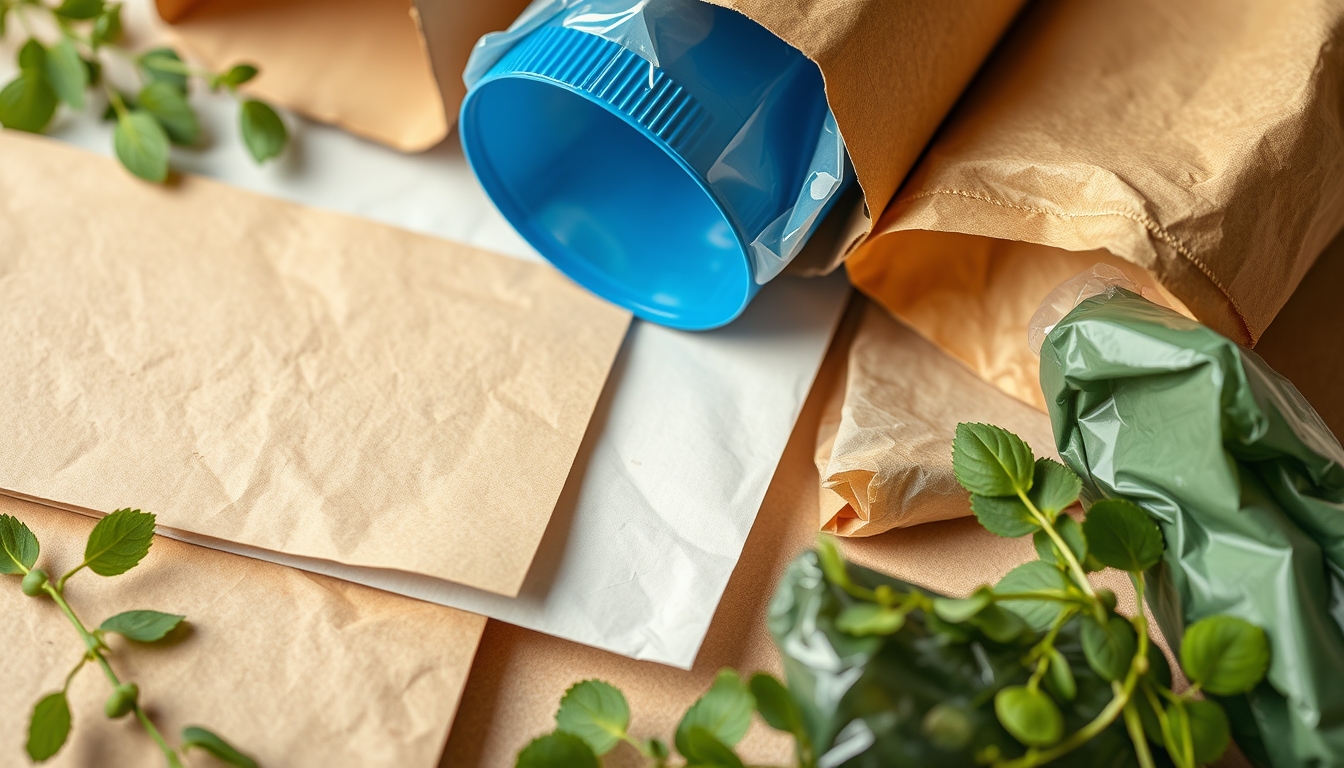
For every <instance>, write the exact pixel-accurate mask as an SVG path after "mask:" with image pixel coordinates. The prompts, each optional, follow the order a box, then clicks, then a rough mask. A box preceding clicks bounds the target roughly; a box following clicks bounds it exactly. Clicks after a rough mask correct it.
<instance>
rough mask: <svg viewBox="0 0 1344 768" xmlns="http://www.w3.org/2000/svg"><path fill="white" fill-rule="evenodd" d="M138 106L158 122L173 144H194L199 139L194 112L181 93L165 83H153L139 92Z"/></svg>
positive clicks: (198, 124) (198, 128) (199, 127)
mask: <svg viewBox="0 0 1344 768" xmlns="http://www.w3.org/2000/svg"><path fill="white" fill-rule="evenodd" d="M139 102H140V106H141V107H142V108H143V109H144V110H145V111H146V112H149V113H150V114H151V115H153V116H154V119H155V120H158V121H159V125H161V126H163V130H164V131H165V132H167V134H168V138H169V140H171V141H172V142H173V143H174V144H195V143H196V142H197V141H198V140H200V138H201V123H200V120H198V119H197V118H196V110H194V109H192V108H191V105H190V104H188V103H187V97H185V96H183V95H182V92H181V91H179V90H177V89H176V88H174V87H173V86H171V85H169V84H168V83H165V82H161V81H158V82H153V83H150V84H149V85H146V86H145V87H144V88H143V89H142V90H141V91H140V97H139Z"/></svg>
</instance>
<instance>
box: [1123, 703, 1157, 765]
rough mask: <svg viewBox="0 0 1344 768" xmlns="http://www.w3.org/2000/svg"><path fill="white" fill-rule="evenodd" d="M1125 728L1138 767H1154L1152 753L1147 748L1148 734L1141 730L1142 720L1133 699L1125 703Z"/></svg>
mask: <svg viewBox="0 0 1344 768" xmlns="http://www.w3.org/2000/svg"><path fill="white" fill-rule="evenodd" d="M1125 728H1126V729H1128V730H1129V740H1130V741H1132V742H1134V754H1135V755H1136V756H1137V757H1138V758H1139V768H1154V765H1153V753H1152V750H1150V749H1148V736H1147V734H1145V733H1144V732H1143V721H1142V720H1140V719H1139V710H1138V708H1137V707H1136V706H1135V705H1134V702H1133V701H1131V702H1129V703H1128V704H1126V705H1125Z"/></svg>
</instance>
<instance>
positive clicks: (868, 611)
mask: <svg viewBox="0 0 1344 768" xmlns="http://www.w3.org/2000/svg"><path fill="white" fill-rule="evenodd" d="M904 625H905V616H904V614H902V613H900V612H899V611H896V610H894V609H891V608H885V607H883V606H880V605H874V604H873V603H854V604H853V605H850V606H847V607H846V608H845V609H844V610H843V611H841V612H840V615H838V616H836V617H835V628H836V629H838V630H840V631H841V632H846V633H848V634H851V635H854V636H855V637H869V636H872V635H891V634H895V633H896V632H897V631H899V630H900V628H901V627H902V626H904Z"/></svg>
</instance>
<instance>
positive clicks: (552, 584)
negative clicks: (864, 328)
mask: <svg viewBox="0 0 1344 768" xmlns="http://www.w3.org/2000/svg"><path fill="white" fill-rule="evenodd" d="M126 11H127V14H128V19H129V20H130V22H131V24H132V25H136V26H134V28H133V30H132V31H133V33H135V32H138V31H139V30H143V29H145V28H146V26H147V21H146V19H147V17H148V16H150V15H152V14H153V8H152V6H151V4H150V3H149V2H148V0H131V1H130V2H129V3H128V4H127V6H126ZM9 62H12V58H11V59H5V58H4V57H0V70H3V69H4V67H5V66H7V65H8V63H9ZM193 103H194V104H195V105H196V106H197V107H198V109H199V110H200V111H201V114H202V122H203V124H204V125H205V126H206V128H207V130H208V131H209V132H210V133H211V135H213V136H214V137H215V141H214V142H212V143H211V144H210V145H209V146H207V147H205V148H204V149H203V150H200V151H193V152H184V153H182V154H180V155H178V156H177V157H176V158H175V161H176V162H178V163H179V164H180V167H182V168H183V169H184V170H189V171H191V172H193V173H198V174H203V175H208V176H212V177H215V178H218V179H220V180H223V181H226V182H228V183H229V184H232V185H236V186H241V187H244V188H247V189H250V190H253V191H255V192H260V193H263V194H265V195H268V196H271V197H276V198H282V199H288V200H294V201H298V202H303V203H306V204H310V205H315V206H320V207H324V208H330V209H333V210H339V211H344V212H347V213H353V214H358V215H361V216H367V217H370V218H373V219H376V220H378V221H381V222H384V223H386V224H390V225H393V226H397V227H400V228H403V229H407V230H413V231H416V232H421V233H425V234H429V235H433V236H435V237H440V238H450V239H453V240H457V241H459V242H462V243H467V244H470V245H473V246H476V247H479V248H486V249H489V250H491V251H497V252H500V253H506V254H508V255H510V256H514V257H517V258H519V259H522V260H527V261H532V262H541V257H540V256H538V255H537V254H536V253H535V252H534V251H532V249H531V248H530V247H528V245H527V244H526V243H525V242H524V241H523V240H522V239H521V238H519V237H518V235H517V234H516V233H515V232H514V231H513V230H512V228H510V227H509V225H508V223H507V222H505V221H504V219H503V217H502V216H500V215H499V213H498V212H496V211H495V209H494V207H493V206H492V205H491V204H490V201H489V200H488V199H487V198H486V196H485V193H484V192H483V191H482V190H481V189H480V187H479V186H478V185H477V184H476V182H475V179H474V177H473V176H472V174H471V171H470V169H469V168H468V167H467V165H466V161H465V160H464V159H463V157H462V153H461V150H460V148H459V147H458V144H457V142H456V141H448V142H445V143H443V144H442V145H440V146H438V147H435V148H434V149H432V150H430V151H428V152H426V153H423V154H419V155H403V154H400V153H397V152H394V151H392V150H390V149H387V148H386V147H383V146H380V145H377V144H374V143H371V142H368V141H363V140H360V139H358V138H356V137H353V136H351V135H349V134H348V133H346V132H344V131H341V130H338V129H335V128H331V127H329V126H325V125H320V124H316V123H313V122H310V121H307V120H303V119H298V120H292V121H291V126H292V127H293V130H294V133H295V136H296V142H295V145H294V147H293V149H292V151H290V152H287V153H286V154H285V155H284V156H283V157H282V158H280V162H278V163H272V164H268V165H266V166H264V167H261V168H258V167H256V166H255V165H254V164H253V163H252V161H251V159H250V158H248V157H247V154H246V151H245V150H243V149H242V147H241V146H240V145H239V142H238V137H237V135H236V131H237V128H236V125H237V123H236V115H235V109H236V107H235V106H234V104H233V101H232V99H230V98H229V97H227V96H224V95H221V94H214V95H211V94H199V93H198V94H196V95H195V96H194V97H193ZM54 131H55V133H56V135H57V136H59V137H60V138H62V139H63V140H66V141H70V142H72V143H75V144H78V145H79V146H82V147H85V148H86V149H89V150H92V151H95V152H102V153H109V152H110V150H111V137H110V134H111V131H110V128H109V126H108V124H107V123H102V122H100V121H98V119H97V116H96V115H69V114H62V115H61V116H58V120H57V123H56V125H55V126H54ZM118 183H120V181H119V182H118ZM848 295H849V289H848V286H847V283H846V281H845V280H844V278H843V276H841V275H836V276H834V277H832V278H830V279H828V280H798V279H780V280H776V281H774V282H773V283H771V284H770V285H769V286H766V288H765V289H764V290H763V291H762V293H761V295H760V296H759V297H758V298H757V299H756V301H754V302H753V304H752V307H751V309H750V311H749V312H747V314H746V315H745V316H744V317H743V318H742V319H741V320H740V321H739V322H737V323H734V324H733V326H731V327H730V328H726V329H722V330H720V331H715V332H712V333H705V334H696V333H682V332H679V331H673V330H670V329H667V328H663V327H661V326H656V325H649V324H647V323H642V322H635V323H634V324H633V325H632V326H631V331H630V334H629V336H628V338H627V340H626V343H625V344H624V346H623V347H622V348H621V350H620V352H619V353H618V356H617V360H616V363H615V364H614V366H613V375H612V378H611V379H610V381H609V383H608V389H607V391H606V392H604V395H603V397H602V400H601V402H600V404H599V407H598V411H597V413H596V414H595V415H594V419H593V421H592V424H591V427H590V430H589V432H588V434H587V435H586V436H585V441H587V442H588V445H585V446H583V447H582V449H581V451H580V458H583V457H587V458H586V460H584V461H581V462H579V463H578V464H577V465H576V467H575V470H574V472H573V473H572V477H571V481H570V482H571V485H572V486H573V488H572V489H566V491H565V492H564V494H563V496H564V498H565V499H566V500H567V501H566V502H565V504H566V505H567V506H564V507H563V508H562V509H560V510H558V511H557V512H556V513H555V515H554V517H553V520H554V521H555V522H553V523H552V524H551V526H550V527H549V528H548V530H547V533H546V535H545V536H544V537H543V541H542V544H541V546H540V548H539V550H538V555H537V557H536V558H535V559H534V561H533V568H532V571H533V573H534V574H549V576H548V577H543V576H541V575H529V578H528V583H527V584H526V585H525V587H524V590H523V596H522V597H520V598H518V599H510V598H505V597H501V596H498V595H493V594H490V593H487V592H483V591H480V590H472V589H469V588H463V587H460V586H454V585H452V584H448V583H446V582H443V581H441V580H435V579H418V578H417V579H405V578H401V577H399V576H398V574H395V573H384V572H378V571H370V570H368V569H338V570H340V575H341V576H342V577H343V578H348V579H352V580H360V579H363V580H366V581H369V582H370V583H375V584H377V585H380V586H383V587H384V588H387V589H390V590H398V591H405V592H407V593H409V594H414V595H417V596H420V597H423V598H424V599H426V600H431V601H435V602H439V603H443V604H448V605H454V606H457V607H463V608H466V609H468V610H473V611H476V612H479V613H485V614H488V615H491V616H495V617H499V618H502V619H504V620H506V621H512V622H516V623H519V624H523V625H525V626H528V627H531V628H534V629H536V630H538V631H541V632H546V633H549V634H553V635H557V636H559V637H564V638H569V639H573V640H575V641H577V642H582V643H586V644H590V645H597V646H600V647H603V648H606V649H609V650H612V651H614V652H617V653H621V654H627V655H631V656H639V657H641V658H647V659H654V660H657V661H660V662H663V663H668V664H675V665H680V666H689V665H690V664H691V662H692V661H693V660H694V659H695V655H696V650H697V649H698V648H699V646H700V643H701V641H702V640H703V639H704V633H705V631H706V629H707V628H708V626H709V622H710V618H711V617H712V616H713V614H714V608H715V605H717V599H718V596H719V595H720V594H721V593H722V590H723V588H724V585H726V584H727V582H728V579H729V576H730V575H731V574H732V573H733V569H734V567H735V566H736V565H737V563H738V557H739V554H740V552H741V547H742V543H743V542H744V541H745V539H746V536H747V532H748V531H749V530H750V528H751V525H752V521H753V520H755V519H756V515H757V511H758V509H759V508H760V500H761V499H762V498H763V497H764V495H765V490H766V487H767V486H768V485H769V483H770V478H771V476H772V475H773V473H774V469H775V465H776V464H777V462H778V461H779V455H780V452H781V451H783V448H784V444H785V442H786V441H787V439H788V435H789V432H790V430H791V429H792V425H793V423H794V420H795V418H796V416H797V413H798V410H799V409H800V408H801V407H802V403H803V399H804V398H805V397H806V395H807V392H808V388H809V386H810V383H811V381H812V378H813V376H814V374H815V373H816V371H817V367H818V365H819V364H820V362H821V358H822V355H823V354H824V353H825V351H826V346H827V343H828V340H829V338H830V335H831V331H832V329H833V328H834V326H835V323H836V321H837V320H838V318H839V315H840V313H841V310H842V309H843V307H844V304H845V302H846V300H847V298H848ZM670 436H674V437H675V439H672V437H670ZM632 520H637V521H638V522H637V523H632V522H631V521H632ZM631 525H634V526H635V527H636V528H638V529H639V530H640V531H641V535H640V536H636V537H632V539H631V540H630V541H629V542H628V543H627V546H626V547H625V548H624V549H622V550H620V551H619V552H618V553H617V554H619V555H620V556H619V557H613V556H612V551H611V547H610V546H609V541H610V537H611V535H612V532H613V531H617V530H622V527H623V526H631ZM212 544H213V545H215V546H218V545H219V543H218V542H212ZM255 554H256V555H257V556H258V557H265V558H275V555H274V554H273V553H268V552H265V551H258V552H256V553H255ZM307 567H312V568H317V567H326V566H325V565H324V564H323V563H321V562H310V563H309V564H308V566H307ZM533 579H537V581H536V582H535V584H534V583H533ZM408 582H409V583H408ZM692 583H693V584H694V585H695V586H694V588H690V587H688V586H687V585H688V584H692Z"/></svg>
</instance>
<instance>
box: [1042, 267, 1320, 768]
mask: <svg viewBox="0 0 1344 768" xmlns="http://www.w3.org/2000/svg"><path fill="white" fill-rule="evenodd" d="M1041 387H1042V389H1043V390H1044V393H1045V397H1046V401H1047V403H1048V404H1049V408H1050V416H1051V420H1052V422H1053V424H1054V432H1055V440H1056V443H1057V445H1058V447H1059V452H1060V455H1061V456H1062V457H1063V458H1064V459H1065V461H1066V462H1067V463H1068V464H1069V466H1071V467H1073V469H1074V470H1075V471H1077V472H1078V473H1079V474H1081V475H1082V476H1083V478H1084V482H1085V493H1086V494H1088V495H1090V496H1091V497H1093V498H1097V497H1104V496H1123V497H1125V498H1128V499H1132V500H1134V501H1136V502H1138V503H1140V504H1141V505H1143V506H1144V508H1146V509H1147V510H1148V511H1149V512H1150V513H1151V514H1152V515H1153V517H1154V518H1155V519H1156V520H1157V521H1158V523H1159V525H1160V526H1161V528H1162V532H1163V535H1164V536H1165V538H1166V543H1167V550H1166V555H1165V558H1164V560H1163V562H1162V563H1161V564H1159V565H1158V566H1157V567H1156V568H1155V569H1153V570H1152V571H1151V572H1149V573H1148V574H1147V578H1148V580H1149V583H1150V585H1151V593H1152V596H1153V598H1154V614H1155V616H1156V617H1157V619H1158V622H1159V623H1160V625H1161V627H1162V631H1163V634H1164V635H1165V636H1166V637H1168V638H1171V639H1173V640H1175V639H1177V638H1180V637H1181V634H1182V631H1183V629H1184V627H1185V626H1186V625H1187V624H1189V623H1191V622H1194V621H1197V620H1199V619H1201V618H1203V617H1205V616H1209V615H1212V614H1220V613H1221V614H1231V615H1233V616H1238V617H1240V618H1242V619H1245V620H1247V621H1250V622H1251V623H1253V624H1256V625H1258V626H1261V627H1263V628H1264V629H1265V631H1266V632H1267V633H1268V634H1269V638H1270V643H1271V649H1272V661H1271V664H1270V669H1269V674H1268V677H1267V679H1266V681H1265V682H1262V683H1261V684H1260V685H1259V686H1257V687H1256V688H1255V689H1254V690H1252V691H1251V692H1250V693H1248V694H1246V695H1242V696H1236V697H1230V698H1223V699H1222V700H1223V701H1224V703H1225V704H1226V705H1227V708H1228V712H1229V716H1230V717H1231V720H1232V724H1233V732H1234V736H1235V737H1236V739H1237V743H1238V744H1239V745H1240V746H1241V748H1242V750H1243V751H1244V752H1245V753H1246V755H1247V757H1249V758H1250V759H1251V760H1252V761H1253V762H1255V763H1256V764H1257V765H1262V766H1267V765H1273V766H1275V767H1276V768H1287V767H1289V766H1323V765H1341V764H1344V685H1341V680H1342V678H1341V675H1342V674H1344V449H1341V447H1340V444H1339V442H1338V440H1336V438H1335V437H1334V436H1333V435H1331V434H1330V431H1329V429H1328V428H1327V427H1326V426H1325V424H1324V423H1323V422H1322V421H1321V419H1320V417H1318V416H1317V415H1316V412H1315V411H1313V410H1312V408H1311V406H1309V405H1308V404H1307V402H1306V401H1305V400H1304V399H1303V398H1302V396H1301V395H1300V394H1299V393H1298V391H1297V390H1296V389H1295V388H1294V387H1293V385H1292V384H1291V383H1289V382H1288V381H1287V380H1286V379H1284V378H1283V377H1281V376H1279V375H1278V374H1276V373H1275V372H1274V371H1273V370H1271V369H1270V368H1269V367H1268V366H1267V365H1265V363H1264V362H1263V361H1262V360H1261V359H1260V358H1259V357H1258V356H1256V355H1255V354H1254V353H1252V352H1248V351H1246V350H1244V349H1242V348H1240V347H1238V346H1237V345H1236V344H1234V343H1233V342H1232V341H1230V340H1229V339H1227V338H1225V337H1223V336H1221V335H1219V334H1218V333H1216V332H1214V331H1212V330H1210V329H1209V328H1207V327H1205V326H1203V325H1200V324H1199V323H1196V322H1195V321H1193V320H1190V319H1188V318H1185V317H1182V316H1181V315H1179V314H1177V313H1176V312H1174V311H1172V310H1169V309H1164V308H1162V307H1158V306H1156V305H1155V304H1152V303H1151V302H1149V301H1146V300H1145V299H1143V298H1141V297H1139V296H1138V295H1136V294H1134V293H1133V292H1131V291H1127V290H1123V289H1120V288H1116V287H1111V288H1109V289H1107V290H1106V291H1105V292H1103V293H1101V294H1099V295H1096V296H1093V297H1091V298H1088V299H1085V300H1083V301H1082V302H1081V303H1080V304H1079V305H1078V306H1077V307H1076V308H1074V309H1073V311H1071V312H1070V313H1069V314H1068V315H1066V316H1065V317H1064V318H1063V319H1062V320H1061V321H1060V322H1059V324H1058V325H1056V326H1055V327H1054V329H1053V330H1052V331H1050V333H1049V334H1048V336H1046V339H1045V344H1044V346H1043V347H1042V349H1041Z"/></svg>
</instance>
